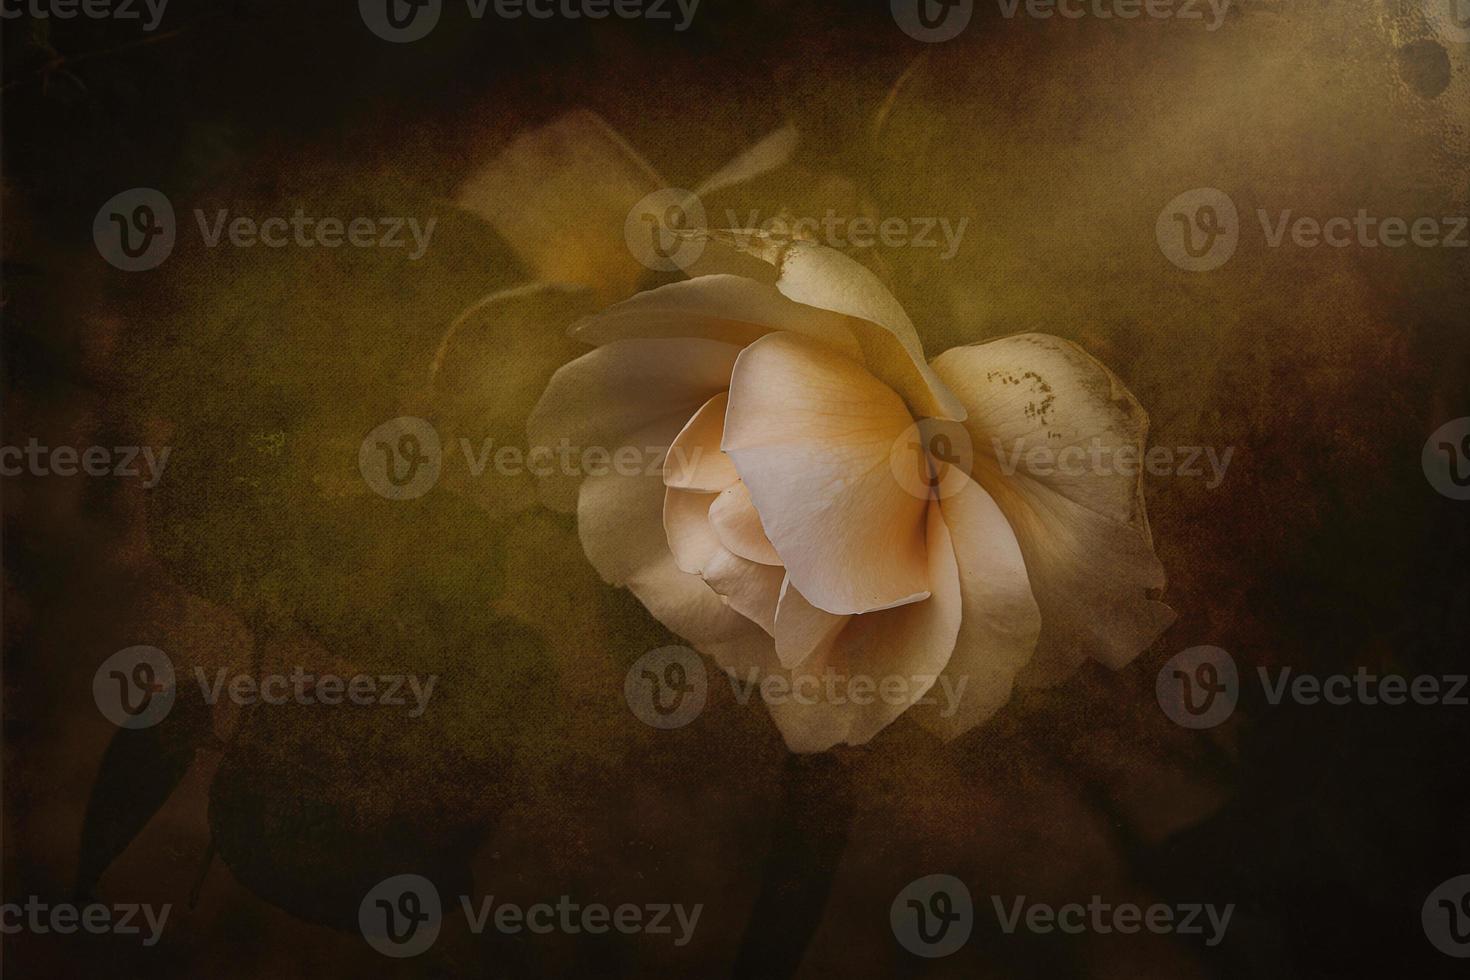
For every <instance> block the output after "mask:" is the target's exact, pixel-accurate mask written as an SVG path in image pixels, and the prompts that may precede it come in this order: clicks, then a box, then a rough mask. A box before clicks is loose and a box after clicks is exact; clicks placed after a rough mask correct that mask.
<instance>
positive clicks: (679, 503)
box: [528, 232, 1173, 752]
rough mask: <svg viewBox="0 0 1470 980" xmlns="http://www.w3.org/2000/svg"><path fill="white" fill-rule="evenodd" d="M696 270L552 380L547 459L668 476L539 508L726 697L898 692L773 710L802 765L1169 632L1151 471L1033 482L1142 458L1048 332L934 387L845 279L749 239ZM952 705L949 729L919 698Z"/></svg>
mask: <svg viewBox="0 0 1470 980" xmlns="http://www.w3.org/2000/svg"><path fill="white" fill-rule="evenodd" d="M704 245H705V248H704V250H703V257H702V258H701V260H700V262H699V263H698V264H697V265H695V266H694V267H693V268H692V269H691V270H690V271H691V272H692V273H696V274H695V275H694V277H693V278H690V279H687V280H685V281H681V282H676V283H673V284H671V285H667V286H663V287H661V288H657V289H653V290H650V291H647V292H643V293H640V294H638V295H636V296H633V297H632V298H631V299H628V300H625V301H623V302H621V303H617V304H616V305H614V306H612V307H610V308H608V309H606V310H604V311H603V312H601V313H599V314H597V315H595V316H592V317H589V318H587V319H585V320H583V321H581V322H580V323H578V324H577V325H576V326H575V327H574V328H573V336H574V337H576V338H578V339H581V340H584V341H586V342H587V343H589V344H591V345H593V348H594V349H593V350H592V351H590V352H589V353H587V354H586V355H584V356H582V357H580V358H578V359H577V360H575V361H572V362H571V363H569V364H566V365H565V366H563V367H562V368H561V369H560V370H558V371H557V373H556V374H555V376H554V377H553V378H552V379H551V382H550V384H549V385H548V387H547V389H546V391H545V393H544V394H543V395H542V396H541V399H540V401H539V403H538V404H537V406H536V408H535V410H534V411H533V413H532V415H531V418H530V421H529V423H528V427H529V435H530V440H531V445H541V446H553V445H559V444H563V440H566V441H568V442H569V443H570V444H571V445H573V446H581V447H586V446H600V447H606V448H609V449H613V448H615V447H622V446H637V447H639V448H643V447H650V446H652V447H659V449H660V450H665V449H666V450H667V451H666V454H665V457H664V461H663V467H662V474H661V475H660V474H658V473H656V472H655V473H652V474H649V475H628V474H625V473H621V472H609V473H605V474H600V475H588V476H575V475H566V474H563V473H556V474H553V475H551V476H548V477H546V478H544V480H543V482H542V493H543V497H544V499H545V500H546V501H547V502H548V503H549V504H551V505H552V506H555V507H558V508H561V509H565V510H568V511H575V512H576V514H577V522H578V528H579V533H580V536H581V540H582V545H583V548H584V550H585V551H586V553H587V557H588V559H589V560H590V561H591V562H592V564H593V565H594V566H595V567H596V569H597V571H598V572H599V573H600V574H601V576H602V577H603V578H604V579H605V580H606V581H607V582H609V583H611V584H613V585H617V586H625V587H627V588H628V589H629V590H631V591H632V593H633V594H634V595H635V596H637V598H638V599H639V600H640V601H641V602H642V603H643V605H644V606H645V607H647V609H648V610H649V612H651V613H652V614H653V615H654V616H655V617H657V618H658V619H659V620H660V621H661V622H663V624H664V625H665V626H667V627H668V628H669V629H670V630H672V631H673V632H674V633H676V634H678V635H679V636H681V637H683V638H684V639H685V640H687V641H688V642H689V644H690V645H692V646H693V647H694V648H696V649H697V650H699V651H700V652H701V653H702V654H704V655H706V656H708V657H710V658H712V659H713V660H714V661H715V662H716V663H717V664H718V665H719V666H720V667H722V668H723V669H725V670H726V671H727V672H730V673H731V674H732V675H735V676H741V677H745V676H755V677H759V678H763V679H768V678H770V677H771V675H782V677H783V679H784V681H785V682H786V683H787V684H789V685H791V686H790V688H789V689H790V690H798V689H802V690H810V691H832V690H835V689H836V690H840V689H841V688H834V687H833V684H832V682H833V681H834V679H835V680H836V681H837V682H838V683H840V684H846V685H852V684H853V683H854V682H855V681H856V680H857V679H859V678H861V679H866V681H867V682H868V685H869V689H871V688H873V687H882V686H883V684H884V682H885V680H886V679H892V678H899V679H901V683H900V684H897V685H889V686H887V687H886V688H883V689H884V690H886V691H887V692H888V693H889V694H890V695H892V693H893V692H894V691H900V692H901V694H900V695H899V696H884V697H857V696H836V697H827V696H822V697H806V698H791V697H779V698H773V697H770V696H769V695H768V694H767V696H766V698H765V699H766V701H767V705H768V708H769V710H770V712H771V716H772V718H773V719H774V720H775V723H776V725H777V726H778V728H779V729H780V731H781V733H782V735H783V737H784V738H785V740H786V743H787V745H788V746H789V747H790V748H791V749H792V750H793V751H796V752H814V751H821V750H825V749H828V748H830V747H832V746H834V745H838V744H851V745H857V744H862V743H864V742H867V741H868V740H869V739H871V738H872V737H873V736H874V735H876V734H877V733H878V732H879V731H881V730H882V729H883V728H885V727H886V726H887V725H889V724H890V723H892V722H893V721H894V720H895V719H897V718H898V717H899V716H900V715H902V714H904V713H905V712H910V713H911V714H912V716H913V717H914V719H915V720H916V721H918V722H919V723H920V724H922V725H925V726H926V727H928V728H929V729H931V730H933V731H934V732H936V733H937V734H939V735H940V736H942V737H945V738H950V737H954V736H955V735H958V734H960V733H962V732H964V731H966V730H968V729H970V728H972V727H974V726H975V725H977V724H979V723H980V722H982V721H984V720H985V719H986V718H988V717H989V716H990V715H992V714H993V713H994V712H995V711H996V710H998V709H999V708H1000V707H1001V706H1002V705H1003V704H1004V703H1005V702H1006V701H1007V700H1008V699H1009V697H1010V693H1011V689H1012V686H1013V684H1014V683H1017V682H1019V683H1023V684H1048V683H1055V682H1057V681H1059V680H1062V679H1064V678H1066V677H1067V676H1068V675H1069V674H1070V673H1071V672H1072V671H1073V670H1074V669H1075V668H1076V667H1077V666H1078V665H1080V664H1081V663H1082V662H1083V661H1084V660H1086V659H1087V658H1089V657H1090V658H1093V659H1095V660H1098V661H1100V662H1101V663H1104V664H1106V665H1108V666H1109V667H1112V668H1120V667H1122V666H1124V665H1125V664H1127V663H1128V662H1129V661H1131V660H1132V659H1133V657H1134V656H1136V655H1137V654H1138V653H1139V652H1140V651H1141V650H1143V649H1144V648H1145V647H1146V646H1148V645H1149V644H1150V643H1151V642H1152V641H1153V640H1154V639H1155V638H1156V637H1157V636H1158V635H1159V633H1160V632H1161V631H1162V630H1163V629H1164V628H1165V627H1167V626H1168V625H1169V623H1170V622H1171V621H1172V619H1173V613H1172V612H1171V611H1170V609H1169V608H1168V607H1167V606H1165V605H1163V604H1162V603H1161V602H1158V601H1157V600H1156V599H1155V598H1153V597H1154V596H1156V595H1157V594H1158V591H1159V590H1161V589H1162V588H1163V585H1164V574H1163V570H1162V568H1161V566H1160V564H1159V562H1158V559H1157V558H1156V557H1155V555H1154V552H1153V547H1152V543H1151V539H1150V535H1149V529H1148V521H1147V517H1146V515H1145V513H1144V503H1143V497H1142V488H1141V476H1140V474H1139V472H1138V471H1137V468H1136V467H1134V468H1131V469H1129V468H1127V467H1123V466H1115V467H1112V468H1110V469H1109V470H1106V471H1104V470H1103V469H1101V468H1099V467H1092V468H1088V467H1086V466H1078V465H1071V466H1042V465H1035V466H1028V467H1018V466H1016V465H1015V461H1016V460H1017V459H1024V460H1031V461H1035V460H1038V459H1039V458H1042V457H1045V458H1049V459H1059V458H1062V457H1061V456H1059V454H1063V451H1064V450H1066V449H1068V448H1069V447H1077V451H1076V452H1074V453H1073V455H1072V456H1071V457H1067V458H1070V459H1071V460H1072V461H1073V462H1074V463H1075V462H1076V461H1077V460H1079V459H1081V458H1083V457H1085V456H1086V455H1087V453H1088V452H1090V450H1091V447H1096V446H1101V447H1104V448H1105V449H1106V450H1107V451H1108V453H1109V458H1113V459H1120V458H1122V456H1123V455H1124V454H1121V453H1119V452H1118V450H1119V449H1120V448H1124V449H1126V450H1128V451H1131V452H1133V453H1135V454H1140V453H1141V452H1142V448H1143V445H1144V440H1145V437H1146V434H1147V428H1148V418H1147V416H1146V414H1145V413H1144V411H1143V410H1142V408H1140V407H1139V405H1138V403H1137V401H1135V400H1134V398H1133V396H1132V395H1131V394H1129V392H1128V391H1127V389H1126V388H1124V386H1123V384H1122V383H1121V382H1120V381H1119V380H1118V379H1117V378H1116V377H1114V376H1113V374H1112V373H1110V372H1109V371H1108V370H1107V368H1105V367H1103V366H1102V365H1101V364H1099V363H1098V362H1097V361H1095V360H1093V359H1092V358H1091V357H1090V356H1088V355H1087V354H1086V353H1085V352H1083V351H1082V350H1081V349H1080V348H1079V347H1077V346H1076V345H1075V344H1073V343H1071V342H1069V341H1066V340H1062V339H1059V338H1056V337H1051V336H1047V335H1044V334H1017V335H1014V336H1010V337H1004V338H1001V339H997V340H990V341H987V342H984V343H979V344H975V345H972V346H967V347H956V348H954V349H952V350H949V351H947V352H945V353H944V354H942V355H940V356H939V357H937V358H935V359H934V361H933V362H926V360H925V358H924V352H923V349H922V347H921V346H920V343H919V340H918V336H917V334H916V333H915V331H914V327H913V324H912V323H911V322H910V320H909V319H908V317H907V315H906V314H905V313H904V311H903V309H902V308H901V307H900V306H899V304H898V302H897V301H896V300H895V299H894V298H893V296H892V295H891V294H890V293H889V292H888V290H887V289H886V288H884V286H883V285H882V283H881V282H880V281H879V280H878V279H877V278H876V277H875V276H874V275H873V274H872V273H870V272H869V271H868V270H867V269H866V268H865V267H864V266H862V265H861V264H859V263H857V262H856V261H854V260H852V259H850V258H848V257H846V256H844V255H842V254H841V253H839V252H836V251H833V250H831V249H828V248H824V247H822V246H819V245H815V244H812V243H809V242H801V241H787V240H777V239H775V238H773V237H771V236H767V235H762V234H761V233H758V232H748V233H747V232H737V233H725V234H715V235H708V236H705V240H704ZM1084 447H1085V448H1084ZM1038 453H1039V454H1041V456H1040V457H1039V456H1038ZM970 457H973V459H971V458H970ZM1093 458H1097V457H1096V454H1093ZM1134 458H1135V459H1136V458H1138V457H1137V455H1135V457H1134ZM1008 461H1009V463H1008ZM941 682H942V683H944V684H945V685H946V689H947V690H950V691H957V692H960V693H961V696H960V697H959V698H958V700H957V702H956V703H954V704H947V705H946V704H943V703H942V702H941V701H940V700H939V699H937V698H934V697H927V696H926V695H928V694H929V693H930V690H931V688H933V687H934V685H935V684H936V683H941ZM803 683H804V684H805V687H803V686H802V685H803ZM769 689H770V688H769V686H768V685H765V684H762V691H763V694H765V693H766V692H767V691H768V690H769Z"/></svg>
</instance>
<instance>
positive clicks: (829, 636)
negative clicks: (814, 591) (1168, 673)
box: [775, 575, 852, 670]
mask: <svg viewBox="0 0 1470 980" xmlns="http://www.w3.org/2000/svg"><path fill="white" fill-rule="evenodd" d="M851 619H852V617H851V616H834V615H832V614H831V613H829V612H823V611H822V610H820V609H818V608H817V607H816V606H814V605H812V604H811V603H810V602H807V601H806V596H804V595H802V594H801V591H800V590H799V589H797V588H796V587H794V586H793V585H792V584H791V577H790V576H789V575H788V576H787V577H786V579H785V581H783V582H782V583H781V601H780V603H779V604H778V605H777V606H776V629H775V636H776V659H777V660H779V661H780V662H781V666H782V667H785V668H787V669H788V670H789V669H791V668H792V667H797V666H799V665H800V664H801V663H802V662H803V661H805V660H806V659H807V658H808V657H810V656H812V655H813V654H818V653H822V654H825V653H826V652H827V651H828V650H829V649H831V647H832V644H833V643H834V642H836V640H837V634H839V633H841V632H842V628H843V627H844V626H846V625H847V624H848V622H849V621H851Z"/></svg>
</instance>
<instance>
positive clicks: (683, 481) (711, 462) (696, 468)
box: [664, 391, 740, 493]
mask: <svg viewBox="0 0 1470 980" xmlns="http://www.w3.org/2000/svg"><path fill="white" fill-rule="evenodd" d="M729 401H730V398H729V395H728V394H727V393H726V392H723V391H722V392H720V393H719V394H718V395H716V396H715V397H713V398H711V399H710V400H709V401H707V402H705V403H704V406H703V407H702V408H700V410H699V411H697V412H695V413H694V417H693V418H692V419H690V420H689V424H688V425H686V426H684V429H683V431H682V432H680V433H679V435H678V436H677V437H675V439H674V444H673V445H672V446H670V447H669V455H668V458H666V459H665V460H664V486H666V487H678V488H679V489H681V490H698V491H700V492H701V493H719V492H720V491H721V490H724V489H725V488H726V487H728V486H730V485H731V484H733V483H735V482H736V481H737V480H739V479H740V474H739V473H736V472H735V464H734V462H732V461H731V459H730V457H729V456H727V455H725V451H724V450H723V449H721V448H720V439H721V437H722V436H723V435H724V433H725V406H726V405H727V404H729Z"/></svg>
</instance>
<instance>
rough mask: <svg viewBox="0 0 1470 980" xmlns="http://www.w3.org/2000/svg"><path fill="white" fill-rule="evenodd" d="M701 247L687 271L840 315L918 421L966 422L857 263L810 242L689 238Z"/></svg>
mask: <svg viewBox="0 0 1470 980" xmlns="http://www.w3.org/2000/svg"><path fill="white" fill-rule="evenodd" d="M687 234H690V235H698V236H700V237H702V238H704V239H705V248H704V250H703V252H702V253H701V257H700V258H699V260H698V261H696V262H695V263H694V264H693V265H692V266H690V267H689V268H688V269H686V270H685V271H686V272H688V273H689V274H690V275H695V276H702V275H709V274H713V273H732V274H735V275H740V276H745V277H748V278H752V279H757V280H760V281H761V282H768V283H771V284H772V285H774V286H775V287H776V289H777V291H779V292H780V293H781V295H782V296H785V297H786V298H788V299H790V300H794V301H795V302H797V303H801V304H804V305H806V306H810V307H816V308H818V309H823V310H832V311H833V312H836V313H842V314H845V315H846V316H847V317H848V318H849V325H850V327H851V329H852V331H853V336H854V337H855V338H856V339H857V342H858V345H859V347H860V348H861V349H862V357H863V362H864V363H865V364H866V365H867V366H868V368H869V370H871V371H872V372H873V373H874V374H876V375H877V376H878V377H880V378H882V379H883V380H884V381H886V382H887V383H888V384H889V385H890V386H891V387H892V388H893V389H894V390H895V391H897V392H898V393H899V394H900V395H902V396H903V398H904V400H905V401H907V402H908V404H909V405H910V406H911V407H912V408H913V410H914V412H915V414H917V415H923V416H929V417H933V418H943V419H963V418H964V417H965V407H964V405H963V404H962V403H961V401H960V400H959V399H958V398H956V397H955V395H954V394H953V393H952V392H950V390H949V389H948V388H946V387H945V386H944V382H943V381H942V380H941V379H940V378H939V377H938V376H937V375H936V374H935V373H934V371H933V370H931V369H930V367H929V365H928V363H927V362H926V361H925V360H924V347H923V345H922V344H921V343H920V342H919V335H918V334H917V333H916V332H915V331H914V324H913V321H911V320H910V319H909V318H908V314H907V313H905V312H904V310H903V307H902V306H900V305H899V303H898V300H896V299H894V298H893V294H892V293H890V292H889V291H888V289H887V287H886V286H884V285H883V283H882V282H880V281H879V280H878V277H877V276H875V275H873V273H872V272H870V271H869V270H868V269H867V267H866V266H864V265H863V264H862V263H860V262H858V261H856V260H855V259H851V258H849V257H847V256H846V255H843V254H842V253H841V252H838V251H836V250H835V249H830V248H827V247H826V246H824V245H817V244H815V243H813V242H806V241H792V240H790V239H787V238H784V237H780V236H775V235H771V234H768V233H766V232H762V231H753V230H740V231H729V232H703V233H701V232H689V233H687Z"/></svg>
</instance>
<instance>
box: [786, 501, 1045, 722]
mask: <svg viewBox="0 0 1470 980" xmlns="http://www.w3.org/2000/svg"><path fill="white" fill-rule="evenodd" d="M938 506H939V508H940V512H941V513H942V515H943V516H944V523H945V526H946V527H947V528H949V534H950V538H951V540H952V541H953V542H954V554H955V563H956V565H957V566H958V569H959V577H960V608H961V618H960V632H959V638H958V639H956V640H955V645H954V655H953V656H952V657H950V660H949V663H948V664H946V665H945V668H944V672H943V673H942V674H941V675H940V679H939V688H940V690H939V691H938V693H937V695H936V697H935V698H934V703H933V704H926V705H918V706H916V707H915V708H914V709H913V710H914V719H915V720H916V721H918V722H919V723H920V724H922V725H924V727H926V728H928V729H929V730H930V731H932V732H934V733H935V734H937V735H939V736H940V737H941V738H945V739H949V738H954V737H955V736H956V735H960V734H963V733H964V732H967V731H969V730H970V729H971V728H974V727H975V726H976V725H978V724H980V723H981V722H983V721H985V719H987V718H989V717H990V716H991V715H993V714H995V712H996V711H998V710H1000V708H1001V707H1002V706H1003V705H1004V704H1005V703H1006V702H1007V701H1009V700H1010V697H1011V689H1012V686H1013V684H1014V681H1015V677H1016V673H1017V672H1018V671H1019V670H1021V668H1022V667H1024V666H1025V665H1026V662H1027V661H1028V660H1030V659H1031V655H1032V653H1033V652H1034V651H1035V649H1036V639H1037V635H1038V634H1039V633H1040V631H1041V612H1040V610H1039V609H1038V608H1037V606H1036V599H1035V598H1034V597H1033V596H1032V594H1031V584H1030V582H1029V580H1028V579H1027V576H1026V563H1025V560H1024V559H1023V558H1022V556H1021V546H1020V545H1019V544H1018V543H1017V542H1016V535H1015V532H1014V531H1012V530H1011V526H1010V524H1009V523H1008V522H1007V521H1006V518H1005V515H1004V514H1003V513H1002V512H1001V509H1000V507H999V505H997V504H996V502H995V501H994V500H993V499H992V498H991V496H990V494H988V493H986V492H985V490H984V489H983V488H982V487H981V486H980V485H979V484H977V483H975V482H974V481H973V480H969V479H966V480H965V482H964V484H963V485H962V487H961V489H960V490H959V491H958V492H956V493H954V494H951V495H948V496H946V497H944V498H943V499H942V500H940V501H939V505H938ZM779 623H780V620H779V614H778V619H777V624H778V626H779ZM780 648H781V634H780V632H779V630H778V632H777V634H776V649H777V652H778V654H779V652H780Z"/></svg>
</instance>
